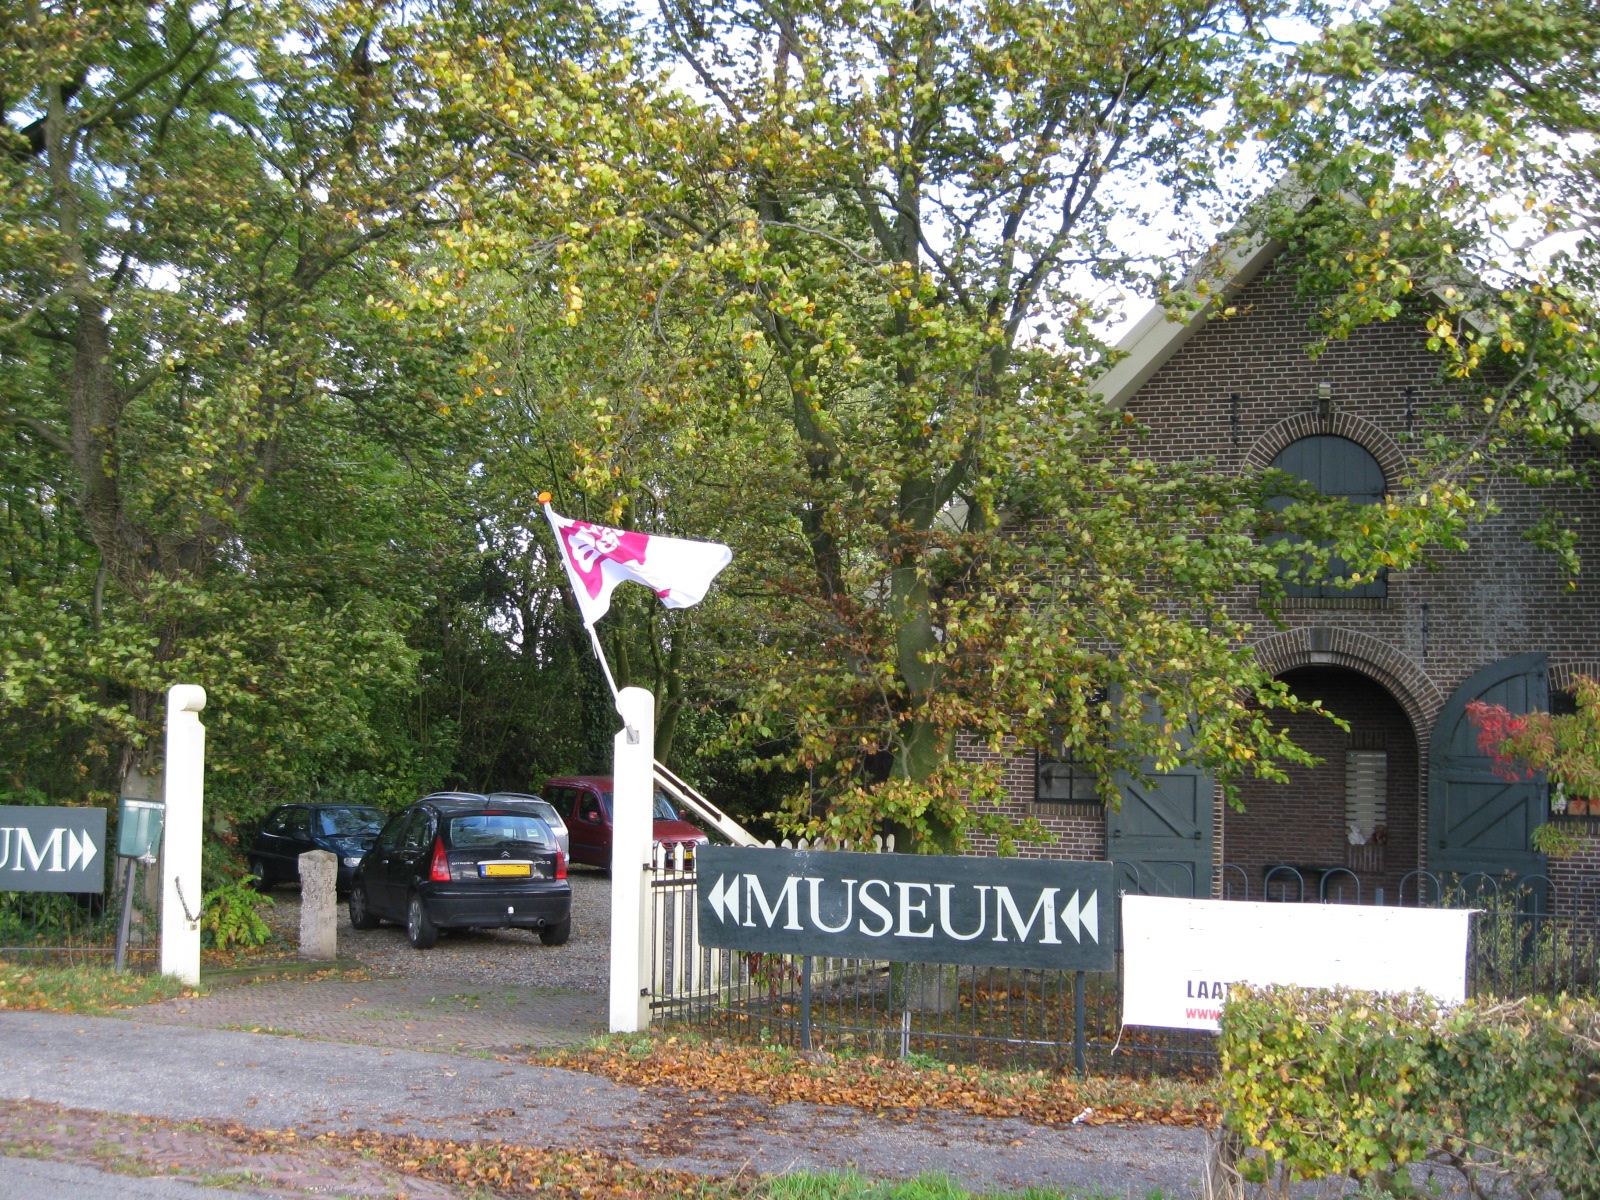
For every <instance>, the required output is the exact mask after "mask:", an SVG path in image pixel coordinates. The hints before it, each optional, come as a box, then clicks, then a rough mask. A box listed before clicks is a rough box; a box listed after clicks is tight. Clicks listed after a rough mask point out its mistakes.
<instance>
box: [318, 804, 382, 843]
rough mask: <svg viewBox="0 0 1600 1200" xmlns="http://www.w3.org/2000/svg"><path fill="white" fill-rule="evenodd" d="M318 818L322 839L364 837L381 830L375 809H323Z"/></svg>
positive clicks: (379, 816)
mask: <svg viewBox="0 0 1600 1200" xmlns="http://www.w3.org/2000/svg"><path fill="white" fill-rule="evenodd" d="M318 816H319V821H318V824H320V825H321V826H322V836H323V837H365V836H366V835H368V834H373V833H377V832H378V830H380V829H382V828H383V813H382V812H380V811H379V810H378V809H376V808H325V809H323V810H322V812H321V813H320V814H318Z"/></svg>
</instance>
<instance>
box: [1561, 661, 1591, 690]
mask: <svg viewBox="0 0 1600 1200" xmlns="http://www.w3.org/2000/svg"><path fill="white" fill-rule="evenodd" d="M1577 675H1587V676H1589V677H1590V678H1591V679H1600V659H1593V658H1591V659H1579V660H1574V661H1572V662H1558V663H1551V664H1550V690H1551V691H1552V692H1565V691H1569V690H1570V689H1571V688H1572V680H1573V677H1574V676H1577Z"/></svg>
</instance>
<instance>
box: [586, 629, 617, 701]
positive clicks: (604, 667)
mask: <svg viewBox="0 0 1600 1200" xmlns="http://www.w3.org/2000/svg"><path fill="white" fill-rule="evenodd" d="M584 628H586V629H587V630H588V631H589V644H590V645H591V646H593V647H594V656H595V657H596V658H597V659H599V660H600V670H601V673H602V674H604V675H605V677H606V684H607V685H608V686H609V687H610V688H611V701H612V703H616V700H617V681H616V680H615V679H613V678H611V665H610V664H609V663H607V662H606V652H605V651H604V650H602V649H601V648H600V635H599V634H598V633H596V632H595V631H594V626H593V625H586V626H584Z"/></svg>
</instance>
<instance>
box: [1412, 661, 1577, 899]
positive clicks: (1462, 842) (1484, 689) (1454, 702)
mask: <svg viewBox="0 0 1600 1200" xmlns="http://www.w3.org/2000/svg"><path fill="white" fill-rule="evenodd" d="M1473 700H1483V701H1485V702H1487V703H1490V704H1500V705H1504V706H1505V707H1506V708H1507V709H1509V710H1510V711H1511V712H1514V713H1527V712H1542V711H1545V710H1547V709H1548V708H1549V707H1550V676H1549V670H1548V668H1547V666H1546V661H1545V656H1544V655H1543V654H1519V655H1516V656H1515V657H1513V658H1506V659H1502V660H1501V661H1499V662H1497V663H1494V664H1492V665H1490V666H1487V667H1485V668H1484V669H1483V670H1481V671H1479V672H1478V673H1477V674H1476V675H1474V676H1473V677H1472V678H1471V679H1469V680H1467V682H1466V683H1464V684H1462V685H1461V686H1460V687H1459V688H1458V689H1456V693H1455V695H1453V696H1451V697H1450V702H1449V703H1448V704H1446V705H1445V706H1444V711H1443V712H1442V713H1440V715H1439V720H1438V722H1437V723H1435V725H1434V727H1433V738H1432V742H1431V745H1430V750H1429V757H1428V855H1427V857H1428V862H1427V866H1428V870H1430V871H1432V872H1433V873H1434V874H1435V875H1440V876H1444V875H1449V876H1453V877H1457V878H1459V877H1462V876H1466V875H1471V874H1474V873H1476V872H1480V871H1481V872H1483V873H1484V874H1486V875H1493V876H1504V875H1513V876H1516V877H1518V878H1525V877H1527V876H1530V875H1543V874H1544V871H1545V856H1544V855H1542V854H1540V853H1539V852H1538V851H1536V850H1534V849H1533V841H1532V839H1533V831H1534V830H1535V829H1537V828H1538V827H1539V826H1540V825H1542V824H1543V823H1544V821H1545V819H1546V814H1547V812H1548V810H1549V802H1548V800H1547V799H1546V796H1545V779H1544V776H1543V775H1542V774H1540V775H1536V776H1535V777H1534V778H1533V779H1527V780H1517V781H1512V780H1508V779H1505V778H1503V777H1501V776H1500V775H1497V774H1495V772H1494V766H1493V760H1492V759H1490V758H1489V757H1488V756H1487V755H1485V754H1483V753H1481V752H1480V751H1479V749H1478V734H1477V730H1476V729H1475V728H1474V727H1473V724H1472V722H1471V721H1470V720H1469V719H1468V718H1467V705H1468V704H1469V703H1470V702H1471V701H1473Z"/></svg>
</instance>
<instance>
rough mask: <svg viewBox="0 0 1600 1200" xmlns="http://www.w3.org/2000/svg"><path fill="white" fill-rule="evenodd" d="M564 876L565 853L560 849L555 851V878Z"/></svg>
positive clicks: (565, 868) (563, 877)
mask: <svg viewBox="0 0 1600 1200" xmlns="http://www.w3.org/2000/svg"><path fill="white" fill-rule="evenodd" d="M566 877H567V856H566V855H565V854H563V853H561V851H559V850H557V851H556V878H557V879H565V878H566Z"/></svg>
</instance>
